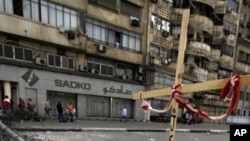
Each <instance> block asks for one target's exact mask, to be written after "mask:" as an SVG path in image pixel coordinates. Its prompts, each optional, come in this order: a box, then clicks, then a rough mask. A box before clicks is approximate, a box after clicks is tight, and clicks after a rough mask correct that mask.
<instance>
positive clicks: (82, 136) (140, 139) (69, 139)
mask: <svg viewBox="0 0 250 141" xmlns="http://www.w3.org/2000/svg"><path fill="white" fill-rule="evenodd" d="M22 134H28V135H30V134H31V133H30V132H23V133H22ZM33 134H34V133H33ZM35 134H37V135H39V137H40V138H41V137H43V138H46V139H47V140H51V141H52V140H53V141H168V133H164V132H36V133H35ZM175 140H176V141H229V134H228V133H222V134H209V133H189V132H178V133H177V134H176V138H175Z"/></svg>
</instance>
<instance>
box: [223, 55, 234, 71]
mask: <svg viewBox="0 0 250 141" xmlns="http://www.w3.org/2000/svg"><path fill="white" fill-rule="evenodd" d="M233 62H234V59H233V57H230V56H227V55H222V56H221V58H220V63H221V64H222V65H223V66H225V67H228V68H233Z"/></svg>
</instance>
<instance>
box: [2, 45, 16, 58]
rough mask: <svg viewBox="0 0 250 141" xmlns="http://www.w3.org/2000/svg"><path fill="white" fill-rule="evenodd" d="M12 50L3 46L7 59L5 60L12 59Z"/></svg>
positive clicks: (10, 47) (7, 46)
mask: <svg viewBox="0 0 250 141" xmlns="http://www.w3.org/2000/svg"><path fill="white" fill-rule="evenodd" d="M13 55H14V53H13V49H12V46H9V45H5V46H4V56H5V57H7V58H13Z"/></svg>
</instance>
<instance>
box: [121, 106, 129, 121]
mask: <svg viewBox="0 0 250 141" xmlns="http://www.w3.org/2000/svg"><path fill="white" fill-rule="evenodd" d="M122 121H124V122H125V123H126V122H127V107H126V106H124V107H123V109H122ZM120 122H121V121H120Z"/></svg>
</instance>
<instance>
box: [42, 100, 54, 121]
mask: <svg viewBox="0 0 250 141" xmlns="http://www.w3.org/2000/svg"><path fill="white" fill-rule="evenodd" d="M44 110H45V116H46V117H49V118H51V119H53V116H52V113H51V107H50V99H47V102H46V103H45V107H44Z"/></svg>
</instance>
